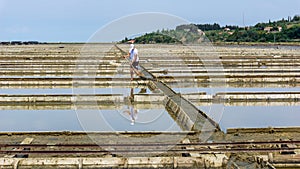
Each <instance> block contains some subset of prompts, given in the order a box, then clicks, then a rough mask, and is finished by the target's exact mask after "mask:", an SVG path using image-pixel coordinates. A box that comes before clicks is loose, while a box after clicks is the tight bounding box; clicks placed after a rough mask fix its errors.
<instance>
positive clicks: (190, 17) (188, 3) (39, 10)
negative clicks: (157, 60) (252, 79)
mask: <svg viewBox="0 0 300 169" xmlns="http://www.w3.org/2000/svg"><path fill="white" fill-rule="evenodd" d="M143 12H158V13H160V12H161V13H165V14H170V15H175V16H178V17H180V18H183V19H185V20H187V21H189V22H191V23H196V24H203V23H215V22H216V23H219V24H221V25H222V26H223V25H239V26H243V16H244V24H245V25H246V26H250V25H254V24H255V23H257V22H268V21H269V19H270V20H279V19H282V18H287V17H288V16H292V17H293V16H294V15H296V14H297V15H299V14H300V1H299V0H227V1H222V0H208V1H202V0H0V41H11V40H23V41H26V40H38V41H46V42H86V41H87V40H88V39H89V38H90V37H91V36H92V35H93V34H94V33H95V32H96V31H97V30H99V29H100V28H102V27H103V26H105V25H107V24H109V23H110V22H112V21H114V20H117V19H118V18H121V17H124V16H128V15H133V14H137V13H143ZM130 24H131V23H130ZM132 24H139V23H132Z"/></svg>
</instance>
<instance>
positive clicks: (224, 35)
mask: <svg viewBox="0 0 300 169" xmlns="http://www.w3.org/2000/svg"><path fill="white" fill-rule="evenodd" d="M207 38H208V39H209V40H210V41H212V42H300V16H298V15H296V16H294V17H293V18H292V17H288V19H284V18H283V19H282V20H278V21H273V22H271V21H269V22H267V23H257V24H256V25H254V26H248V27H239V26H234V25H226V26H223V27H222V26H220V25H219V24H217V23H214V24H190V25H179V26H177V27H176V29H175V30H158V31H156V32H152V33H147V34H144V35H142V36H139V37H136V38H134V39H135V43H197V42H203V41H206V40H208V39H207ZM130 40H131V39H128V38H125V39H124V40H122V41H121V42H122V43H125V42H128V41H130Z"/></svg>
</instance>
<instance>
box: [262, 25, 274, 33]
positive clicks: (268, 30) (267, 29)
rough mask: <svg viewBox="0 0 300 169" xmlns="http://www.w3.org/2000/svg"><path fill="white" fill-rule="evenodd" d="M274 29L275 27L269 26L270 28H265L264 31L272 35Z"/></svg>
mask: <svg viewBox="0 0 300 169" xmlns="http://www.w3.org/2000/svg"><path fill="white" fill-rule="evenodd" d="M272 29H273V27H271V26H268V27H265V28H264V31H266V32H268V33H270V32H271V30H272Z"/></svg>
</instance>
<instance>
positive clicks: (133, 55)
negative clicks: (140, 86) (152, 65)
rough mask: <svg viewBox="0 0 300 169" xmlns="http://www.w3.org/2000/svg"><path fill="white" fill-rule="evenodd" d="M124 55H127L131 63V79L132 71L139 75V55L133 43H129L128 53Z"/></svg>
mask: <svg viewBox="0 0 300 169" xmlns="http://www.w3.org/2000/svg"><path fill="white" fill-rule="evenodd" d="M125 57H126V58H128V57H129V61H130V64H131V65H130V77H131V80H133V72H135V73H136V74H137V75H139V72H138V65H139V56H138V50H137V49H136V48H135V46H134V44H131V45H130V49H129V52H128V55H127V56H125Z"/></svg>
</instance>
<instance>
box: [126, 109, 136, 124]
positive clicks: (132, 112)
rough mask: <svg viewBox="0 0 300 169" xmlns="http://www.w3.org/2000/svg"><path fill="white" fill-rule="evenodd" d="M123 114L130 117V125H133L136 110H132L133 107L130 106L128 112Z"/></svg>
mask: <svg viewBox="0 0 300 169" xmlns="http://www.w3.org/2000/svg"><path fill="white" fill-rule="evenodd" d="M123 113H127V114H128V115H129V116H130V119H131V123H130V124H131V125H134V122H135V120H136V119H137V113H138V111H137V109H135V108H134V106H133V105H130V107H129V108H128V110H125V111H123Z"/></svg>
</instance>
